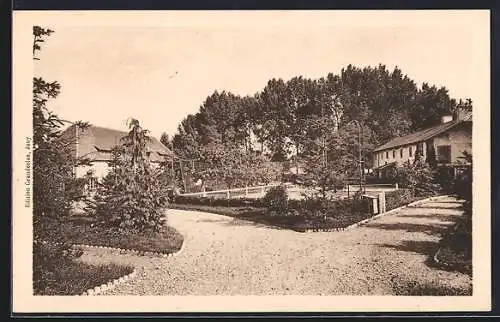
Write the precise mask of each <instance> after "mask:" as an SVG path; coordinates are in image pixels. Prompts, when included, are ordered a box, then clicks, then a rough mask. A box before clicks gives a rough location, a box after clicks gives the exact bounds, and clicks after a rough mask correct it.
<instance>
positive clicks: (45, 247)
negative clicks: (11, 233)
mask: <svg viewBox="0 0 500 322" xmlns="http://www.w3.org/2000/svg"><path fill="white" fill-rule="evenodd" d="M33 235H34V236H33V237H34V238H33V287H34V290H35V292H40V291H42V290H43V289H44V288H45V285H46V284H47V283H50V281H52V280H54V279H55V275H56V273H57V270H58V268H59V267H61V266H67V265H71V263H72V261H73V260H74V259H76V258H78V257H80V256H81V255H82V254H83V252H82V251H81V250H75V249H72V248H71V242H69V241H68V239H67V238H66V236H65V235H64V234H63V233H62V231H61V220H60V219H59V218H57V217H53V218H50V217H45V218H43V219H37V218H36V217H35V220H34V222H33Z"/></svg>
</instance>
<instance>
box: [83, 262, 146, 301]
mask: <svg viewBox="0 0 500 322" xmlns="http://www.w3.org/2000/svg"><path fill="white" fill-rule="evenodd" d="M136 274H137V270H136V269H135V268H134V270H133V271H132V273H130V274H127V275H125V276H122V277H119V278H116V279H114V280H111V281H109V282H107V283H104V284H101V285H100V286H96V287H94V288H89V289H88V290H86V291H85V292H83V293H82V294H81V296H93V295H99V294H102V293H104V292H106V291H107V290H111V289H113V288H115V287H116V286H117V285H118V284H122V283H125V282H127V281H128V280H130V279H132V278H134V276H135V275H136Z"/></svg>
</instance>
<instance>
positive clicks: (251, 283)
mask: <svg viewBox="0 0 500 322" xmlns="http://www.w3.org/2000/svg"><path fill="white" fill-rule="evenodd" d="M459 206H460V203H459V202H457V201H456V200H455V199H453V198H444V199H441V200H439V201H432V202H426V203H424V204H421V205H418V206H415V207H411V208H406V209H403V210H401V211H399V212H396V213H393V214H390V215H387V216H384V217H381V218H378V219H376V220H373V221H371V222H369V223H367V224H365V225H364V226H362V227H358V228H355V229H353V230H350V231H344V232H330V233H309V234H304V233H298V232H294V231H289V230H284V229H276V228H270V227H265V226H261V225H258V224H254V223H251V222H247V221H240V220H237V219H233V218H231V217H226V216H221V215H215V214H209V213H202V212H192V211H182V210H169V211H168V220H169V223H170V225H171V226H173V227H175V228H176V229H178V230H179V231H180V232H181V233H182V234H183V235H184V236H185V241H184V243H185V244H184V246H183V250H182V252H181V253H180V254H179V255H177V256H174V257H168V258H158V257H149V256H137V255H121V254H118V253H116V252H113V251H111V250H106V249H92V250H87V251H86V253H85V255H84V256H83V258H82V259H83V260H85V261H90V262H94V263H96V262H109V261H112V262H117V263H127V264H132V265H134V266H135V267H137V269H138V274H137V276H136V277H134V279H132V280H130V281H128V282H126V283H124V284H121V285H118V286H117V287H116V288H115V289H112V290H109V291H107V292H106V293H105V295H286V294H289V295H291V294H294V295H368V294H370V295H384V294H387V295H389V294H395V289H394V287H395V286H397V285H402V284H404V283H405V282H420V283H434V284H438V285H443V286H450V287H459V288H468V287H470V284H471V278H470V277H469V276H468V275H465V274H461V273H456V272H448V271H444V270H440V269H437V268H433V267H432V265H431V264H429V256H432V255H433V254H434V253H435V251H436V250H437V242H438V241H439V238H440V237H439V232H440V231H442V230H443V229H445V228H446V226H447V225H450V224H451V223H452V219H453V217H454V216H458V215H460V214H461V210H459V209H457V208H458V207H459Z"/></svg>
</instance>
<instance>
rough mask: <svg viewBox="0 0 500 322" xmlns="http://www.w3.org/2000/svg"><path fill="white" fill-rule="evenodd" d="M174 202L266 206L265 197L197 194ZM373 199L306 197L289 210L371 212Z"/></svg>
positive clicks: (293, 202) (322, 212) (215, 205)
mask: <svg viewBox="0 0 500 322" xmlns="http://www.w3.org/2000/svg"><path fill="white" fill-rule="evenodd" d="M173 203H174V204H185V205H198V206H211V207H252V208H266V204H265V201H264V200H263V198H256V199H250V198H235V199H218V198H210V197H197V196H176V197H175V198H174V199H173ZM370 207H371V200H368V199H343V200H329V199H319V198H318V199H305V200H288V209H287V210H288V211H293V210H295V211H300V212H301V213H302V214H304V212H306V213H308V214H309V215H313V214H314V215H321V216H324V215H326V216H335V215H337V214H341V213H342V214H344V213H347V212H362V213H368V212H370V210H371V209H370Z"/></svg>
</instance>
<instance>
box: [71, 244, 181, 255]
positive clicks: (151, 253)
mask: <svg viewBox="0 0 500 322" xmlns="http://www.w3.org/2000/svg"><path fill="white" fill-rule="evenodd" d="M73 247H76V248H94V249H96V248H100V249H109V250H115V251H120V252H125V253H128V254H134V255H139V256H159V257H172V256H177V255H179V254H180V252H181V251H182V250H183V249H184V241H183V242H182V246H181V248H180V249H179V250H178V251H176V252H173V253H162V252H148V251H141V250H135V249H127V248H117V247H110V246H95V245H88V244H73Z"/></svg>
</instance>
